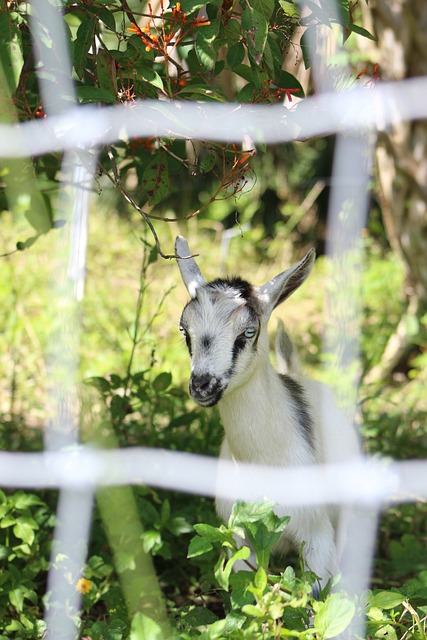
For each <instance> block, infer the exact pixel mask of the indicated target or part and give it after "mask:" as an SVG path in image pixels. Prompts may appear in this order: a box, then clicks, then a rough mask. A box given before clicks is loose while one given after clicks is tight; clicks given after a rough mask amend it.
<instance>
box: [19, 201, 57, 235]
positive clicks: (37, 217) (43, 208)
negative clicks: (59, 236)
mask: <svg viewBox="0 0 427 640" xmlns="http://www.w3.org/2000/svg"><path fill="white" fill-rule="evenodd" d="M25 217H26V218H27V220H28V222H29V223H30V225H31V226H32V227H33V229H35V230H36V231H37V233H39V234H41V233H47V232H48V231H50V229H52V212H51V211H50V202H49V200H48V199H47V198H45V197H44V196H43V194H42V193H40V192H39V191H34V192H33V193H32V194H31V200H30V208H29V209H28V210H27V211H26V212H25Z"/></svg>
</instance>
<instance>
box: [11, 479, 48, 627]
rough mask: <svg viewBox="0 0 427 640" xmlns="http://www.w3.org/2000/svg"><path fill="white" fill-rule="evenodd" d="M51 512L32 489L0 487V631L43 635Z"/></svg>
mask: <svg viewBox="0 0 427 640" xmlns="http://www.w3.org/2000/svg"><path fill="white" fill-rule="evenodd" d="M54 521H55V519H54V516H53V515H52V512H51V510H50V509H49V507H48V505H47V504H46V503H45V502H44V501H43V500H42V499H41V498H40V497H39V496H38V495H36V494H35V493H29V492H24V491H17V492H16V493H13V494H11V495H6V494H5V493H4V492H3V491H0V555H1V565H2V569H1V573H0V634H3V635H0V637H1V638H3V637H7V638H9V637H19V638H31V639H34V638H42V637H43V633H44V631H45V628H44V623H43V621H42V619H41V616H40V611H42V610H43V607H42V597H43V591H44V587H45V575H46V571H47V569H48V567H49V557H48V553H49V541H50V531H51V528H52V526H53V525H54Z"/></svg>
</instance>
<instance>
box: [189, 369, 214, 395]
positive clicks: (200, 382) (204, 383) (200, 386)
mask: <svg viewBox="0 0 427 640" xmlns="http://www.w3.org/2000/svg"><path fill="white" fill-rule="evenodd" d="M211 380H212V378H211V376H210V375H209V374H207V373H205V374H202V375H199V376H193V378H192V386H193V388H194V389H197V390H198V391H207V390H208V389H209V387H210V384H211Z"/></svg>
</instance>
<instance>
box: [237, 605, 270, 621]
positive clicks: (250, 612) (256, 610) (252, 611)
mask: <svg viewBox="0 0 427 640" xmlns="http://www.w3.org/2000/svg"><path fill="white" fill-rule="evenodd" d="M242 611H243V613H245V614H246V615H247V616H252V617H254V618H263V617H264V615H265V612H264V611H263V610H262V609H261V608H260V607H258V606H257V605H254V604H245V605H243V607H242Z"/></svg>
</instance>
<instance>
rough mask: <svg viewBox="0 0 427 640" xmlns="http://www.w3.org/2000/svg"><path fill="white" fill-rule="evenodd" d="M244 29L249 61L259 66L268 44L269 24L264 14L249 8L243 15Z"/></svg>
mask: <svg viewBox="0 0 427 640" xmlns="http://www.w3.org/2000/svg"><path fill="white" fill-rule="evenodd" d="M242 28H243V29H244V30H245V31H246V40H247V43H248V54H249V59H250V61H251V63H252V65H255V66H258V65H260V64H261V61H262V56H263V53H264V48H265V43H266V42H267V34H268V22H267V20H266V19H265V17H264V16H263V15H262V13H259V12H258V11H255V10H254V9H252V8H251V7H247V8H246V9H245V10H244V12H243V13H242Z"/></svg>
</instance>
